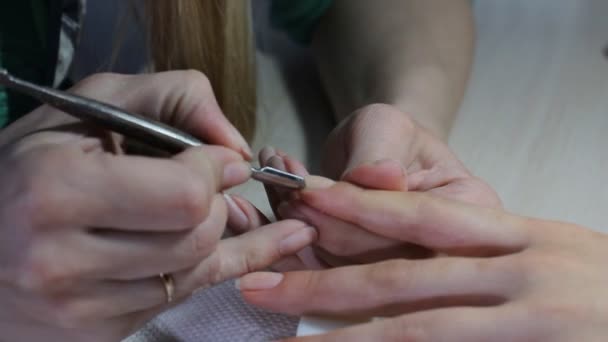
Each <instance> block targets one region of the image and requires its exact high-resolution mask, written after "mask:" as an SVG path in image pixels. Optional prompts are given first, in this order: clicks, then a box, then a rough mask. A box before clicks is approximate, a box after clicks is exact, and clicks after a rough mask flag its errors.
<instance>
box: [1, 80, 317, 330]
mask: <svg viewBox="0 0 608 342" xmlns="http://www.w3.org/2000/svg"><path fill="white" fill-rule="evenodd" d="M74 92H76V93H79V94H82V95H85V96H91V97H95V98H97V99H100V100H103V101H106V102H109V103H112V104H114V105H117V106H120V107H123V108H125V109H127V110H129V111H133V112H136V113H140V114H144V115H147V116H149V117H153V118H156V119H160V120H163V121H164V122H166V123H169V124H173V125H175V126H177V127H180V128H182V129H185V130H188V131H189V132H190V133H192V134H195V135H197V136H198V137H199V138H202V139H204V140H205V141H208V142H210V143H213V144H216V145H224V146H225V147H222V146H204V147H201V148H193V149H189V150H187V151H184V152H183V153H180V154H178V155H176V156H174V157H173V158H167V159H159V158H148V157H142V156H125V155H117V154H114V153H112V152H113V151H114V150H115V148H114V147H115V146H112V144H111V143H112V142H113V141H112V139H108V136H109V134H108V133H107V132H104V131H102V130H99V129H97V128H94V127H90V126H87V125H84V124H82V123H80V122H79V121H77V120H74V119H72V118H70V117H68V116H66V115H64V114H62V113H60V112H58V111H55V110H53V109H51V108H49V107H47V106H43V107H41V108H39V109H37V110H36V111H34V112H33V113H30V114H29V115H27V116H26V117H24V118H23V119H22V120H20V121H18V122H16V123H15V124H13V125H11V126H10V127H8V128H7V129H6V130H5V131H2V132H1V133H0V165H2V177H0V236H1V237H2V238H1V239H0V331H2V337H3V338H6V339H8V340H15V341H20V340H32V341H35V340H65V341H72V340H100V341H107V340H119V339H120V338H122V337H125V336H126V335H128V334H129V333H131V332H132V331H133V330H134V329H136V328H138V327H139V326H140V325H141V324H143V323H144V322H145V321H146V320H148V319H150V318H151V317H153V316H154V315H156V314H157V313H159V312H160V311H162V310H165V309H166V308H167V307H168V305H167V303H166V299H167V298H166V297H165V293H164V290H163V287H162V283H161V280H160V279H159V276H158V275H159V274H160V273H165V274H171V275H172V277H173V278H174V280H175V286H176V289H175V295H174V297H175V299H176V300H177V301H179V300H181V299H183V298H186V297H188V296H189V295H190V294H191V293H192V292H193V291H195V290H197V289H200V288H205V287H208V286H211V285H213V284H216V283H218V282H221V281H224V280H226V279H229V278H232V277H235V276H239V275H242V274H244V273H246V272H250V271H253V270H259V269H262V268H265V267H267V266H268V265H270V264H272V263H273V262H275V261H276V260H278V259H280V258H282V257H284V256H286V255H289V254H291V253H294V252H296V251H298V250H299V249H301V248H303V247H304V246H306V245H307V244H309V243H310V242H311V241H312V240H313V239H314V230H312V229H311V228H307V227H306V226H305V225H304V224H303V223H301V222H297V221H284V222H281V223H276V224H273V225H269V226H266V227H262V228H261V229H259V230H256V231H253V232H250V233H248V234H244V235H241V236H239V237H235V238H230V239H226V240H222V241H220V238H221V236H222V234H223V232H224V228H225V224H226V220H227V209H226V204H225V200H224V197H223V196H222V195H221V191H222V190H223V189H226V188H228V187H231V186H233V185H236V184H239V183H242V182H244V181H245V180H246V179H248V177H249V164H248V163H246V162H245V161H244V160H243V156H247V154H248V153H247V151H246V148H245V147H244V146H243V144H244V140H243V139H242V138H241V137H240V135H239V134H238V132H236V130H235V129H234V128H233V127H232V126H231V125H230V124H229V123H228V121H226V119H225V118H223V115H222V113H221V111H220V110H219V108H218V107H217V104H216V103H215V99H214V98H213V94H212V92H211V88H210V87H209V84H208V82H207V81H206V80H205V78H204V76H202V75H201V74H196V73H192V72H171V73H163V74H155V75H143V76H117V75H101V76H95V77H93V78H90V79H88V80H86V81H84V82H83V83H82V84H80V85H78V86H77V87H76V88H75V89H74ZM235 150H236V151H238V153H237V152H235Z"/></svg>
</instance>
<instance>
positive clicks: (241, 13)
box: [144, 0, 256, 141]
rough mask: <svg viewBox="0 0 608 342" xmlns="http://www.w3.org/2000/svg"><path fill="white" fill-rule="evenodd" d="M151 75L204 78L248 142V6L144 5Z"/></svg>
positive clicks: (251, 91)
mask: <svg viewBox="0 0 608 342" xmlns="http://www.w3.org/2000/svg"><path fill="white" fill-rule="evenodd" d="M144 3H145V4H146V11H145V13H146V16H147V19H148V20H146V22H147V24H148V33H149V46H150V54H151V58H152V62H153V66H154V70H155V71H166V70H183V69H195V70H199V71H201V72H202V73H204V74H205V75H206V76H207V78H208V79H209V81H210V82H211V85H212V87H213V90H214V92H215V96H216V98H217V100H218V102H219V104H220V107H221V108H222V110H223V112H224V114H225V115H226V117H227V118H228V119H229V120H230V121H231V122H232V123H233V124H234V125H235V126H236V127H237V129H239V131H240V132H241V133H242V134H243V136H244V137H245V138H246V139H247V140H248V141H251V140H252V138H253V135H254V132H255V123H256V118H255V109H256V91H255V81H256V80H255V65H254V64H255V61H254V58H255V57H254V56H255V54H254V48H253V39H252V32H251V22H250V21H251V19H250V8H249V5H250V1H248V0H147V1H145V2H144Z"/></svg>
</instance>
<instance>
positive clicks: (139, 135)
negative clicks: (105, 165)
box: [0, 68, 306, 189]
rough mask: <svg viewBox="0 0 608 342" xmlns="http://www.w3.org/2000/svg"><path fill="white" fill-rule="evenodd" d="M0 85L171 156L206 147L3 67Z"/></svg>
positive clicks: (261, 174) (267, 176) (260, 172)
mask: <svg viewBox="0 0 608 342" xmlns="http://www.w3.org/2000/svg"><path fill="white" fill-rule="evenodd" d="M0 85H4V86H6V87H8V88H10V89H13V90H14V91H17V92H19V93H22V94H25V95H28V96H30V97H33V98H35V99H37V100H39V101H41V102H43V103H46V104H48V105H50V106H52V107H55V108H57V109H59V110H61V111H63V112H65V113H67V114H70V115H72V116H74V117H76V118H78V119H81V120H83V121H88V122H91V123H93V124H96V125H98V126H101V127H103V128H105V129H108V130H110V131H113V132H116V133H119V134H122V135H124V136H126V137H129V138H132V139H135V140H137V141H139V142H141V143H144V144H146V145H149V146H153V147H156V148H160V149H161V150H164V151H167V152H170V153H178V152H181V151H183V150H185V149H186V148H189V147H195V146H201V145H203V143H202V142H201V141H200V140H198V139H196V138H195V137H193V136H191V135H189V134H187V133H184V132H182V131H180V130H178V129H176V128H173V127H170V126H168V125H165V124H163V123H160V122H157V121H155V120H152V119H149V118H146V117H143V116H140V115H136V114H132V113H128V112H126V111H124V110H122V109H120V108H118V107H115V106H112V105H109V104H106V103H103V102H100V101H96V100H93V99H89V98H86V97H83V96H79V95H74V94H70V93H67V92H64V91H60V90H56V89H53V88H49V87H43V86H39V85H36V84H33V83H30V82H27V81H24V80H21V79H19V78H16V77H14V76H12V75H11V74H9V73H8V72H7V71H6V70H5V69H1V68H0ZM251 178H253V179H255V180H257V181H260V182H262V183H264V184H267V185H273V186H281V187H285V188H290V189H302V188H304V187H305V186H306V183H305V181H304V178H303V177H300V176H298V175H295V174H292V173H289V172H285V171H281V170H279V169H275V168H272V167H262V168H256V167H253V166H252V167H251Z"/></svg>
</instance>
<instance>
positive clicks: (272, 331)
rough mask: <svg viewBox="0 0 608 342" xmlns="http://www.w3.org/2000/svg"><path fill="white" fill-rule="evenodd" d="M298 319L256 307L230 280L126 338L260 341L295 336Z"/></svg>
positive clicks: (158, 341)
mask: <svg viewBox="0 0 608 342" xmlns="http://www.w3.org/2000/svg"><path fill="white" fill-rule="evenodd" d="M298 321H299V319H298V318H297V317H290V316H285V315H279V314H273V313H269V312H265V311H262V310H260V309H257V308H254V307H252V306H250V305H248V304H247V303H245V302H244V301H243V299H242V298H241V296H240V294H239V292H238V290H237V289H236V288H235V287H234V282H232V281H229V282H226V283H223V284H221V285H218V286H216V287H213V288H211V289H207V290H204V291H200V292H198V293H196V294H195V295H194V296H193V297H192V298H190V300H188V301H187V302H185V303H183V304H181V305H179V306H177V307H175V308H173V309H172V310H169V311H167V312H165V313H163V314H161V315H160V316H158V317H157V318H155V319H154V320H152V321H151V322H150V323H148V324H147V325H146V326H145V327H144V328H143V329H141V330H140V331H138V332H137V333H135V334H134V335H132V336H130V337H129V338H128V339H126V340H125V341H124V342H166V341H197V342H204V341H226V342H245V341H247V342H258V341H271V340H276V339H280V338H285V337H289V336H294V335H295V333H296V331H297V327H298Z"/></svg>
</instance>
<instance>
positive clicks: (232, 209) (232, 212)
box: [224, 194, 249, 229]
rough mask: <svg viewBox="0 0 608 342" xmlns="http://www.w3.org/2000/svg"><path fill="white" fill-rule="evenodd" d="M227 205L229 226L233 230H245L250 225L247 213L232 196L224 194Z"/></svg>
mask: <svg viewBox="0 0 608 342" xmlns="http://www.w3.org/2000/svg"><path fill="white" fill-rule="evenodd" d="M224 199H225V200H226V205H227V206H228V224H229V225H230V226H232V227H233V228H237V229H244V228H246V227H247V226H248V225H249V219H248V218H247V215H245V212H244V211H243V210H242V209H241V207H239V205H238V204H236V202H235V201H234V199H232V196H230V195H228V194H224Z"/></svg>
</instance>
